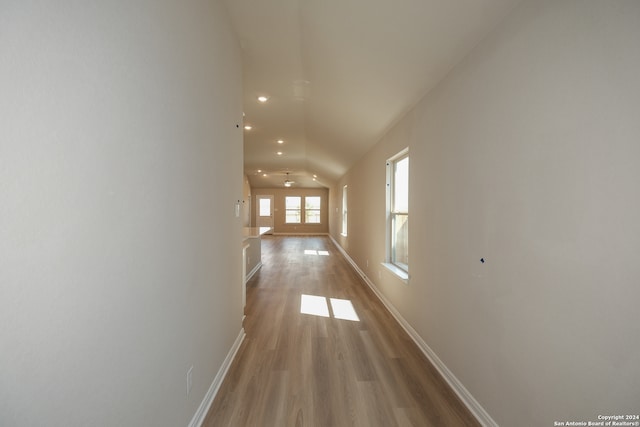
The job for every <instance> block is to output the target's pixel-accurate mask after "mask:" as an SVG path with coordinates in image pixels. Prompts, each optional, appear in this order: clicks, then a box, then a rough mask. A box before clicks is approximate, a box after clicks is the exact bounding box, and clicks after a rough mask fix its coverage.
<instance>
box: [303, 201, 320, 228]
mask: <svg viewBox="0 0 640 427" xmlns="http://www.w3.org/2000/svg"><path fill="white" fill-rule="evenodd" d="M304 222H306V223H307V224H320V196H308V197H305V198H304Z"/></svg>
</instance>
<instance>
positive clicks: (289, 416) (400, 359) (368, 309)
mask: <svg viewBox="0 0 640 427" xmlns="http://www.w3.org/2000/svg"><path fill="white" fill-rule="evenodd" d="M305 251H307V254H305ZM309 251H311V252H309ZM318 251H320V252H318ZM322 251H326V252H328V255H327V254H326V253H325V252H322ZM262 260H263V264H264V265H263V266H262V268H261V270H260V271H259V272H258V273H256V275H255V276H254V277H253V278H252V279H251V280H250V281H249V283H248V284H247V287H248V288H247V306H246V315H247V317H246V319H245V324H244V327H245V331H246V334H247V336H246V338H245V341H244V342H243V344H242V346H241V348H240V350H239V351H238V355H237V356H236V359H235V361H234V362H233V364H232V366H231V368H230V369H229V372H228V374H227V377H226V379H225V381H224V382H223V384H222V386H221V388H220V390H219V392H218V394H217V396H216V399H215V400H214V402H213V404H212V406H211V409H210V411H209V413H208V415H207V418H206V420H205V423H204V426H205V427H214V426H225V427H226V426H232V427H245V426H247V427H254V426H255V427H257V426H265V427H271V426H278V427H279V426H296V427H302V426H305V427H341V426H362V427H375V426H380V427H394V426H419V427H426V426H438V427H440V426H477V425H479V424H478V423H477V422H476V420H475V419H474V418H473V417H472V416H471V415H470V413H469V412H468V411H467V410H466V408H465V407H464V406H463V405H462V404H461V403H460V401H459V400H458V398H457V397H456V395H455V394H454V393H453V392H452V391H451V390H450V389H449V387H448V386H447V385H446V383H445V382H444V381H443V380H442V379H441V377H440V376H439V374H438V373H437V371H436V370H435V369H434V368H433V367H432V366H431V365H430V363H429V362H428V361H427V359H426V358H425V357H424V356H423V355H422V353H421V352H420V351H419V349H418V347H417V346H416V345H415V344H414V343H413V341H411V339H410V338H409V337H408V335H407V334H406V333H405V332H404V331H403V330H402V328H401V327H400V326H399V325H398V324H397V322H396V321H395V320H394V319H393V317H391V315H390V314H389V313H388V312H387V311H386V309H385V308H384V306H383V305H382V304H381V303H380V302H379V300H378V299H377V298H376V297H375V295H374V294H373V293H372V292H371V290H370V289H369V288H368V287H367V286H366V284H364V283H363V282H362V281H361V279H360V278H359V277H358V275H357V274H356V273H355V272H354V271H353V269H352V268H351V266H350V265H349V264H348V263H347V261H346V260H345V259H344V257H343V256H342V255H341V254H340V252H338V250H337V249H336V248H335V246H333V244H332V243H331V241H330V240H329V239H328V238H326V237H273V236H265V237H264V238H263V241H262ZM303 294H304V295H311V296H316V297H322V298H319V299H318V298H316V299H315V300H316V301H317V302H320V303H321V304H320V307H321V308H322V307H323V306H324V307H323V308H324V310H328V311H329V315H330V317H322V316H318V315H313V314H303V313H301V298H302V295H303ZM304 298H307V297H304ZM325 298H334V299H340V300H348V301H350V302H351V304H352V305H353V308H354V310H355V312H356V314H357V316H358V317H359V321H353V320H342V319H339V318H336V317H349V316H344V315H343V314H342V311H341V310H339V307H338V306H337V305H336V307H335V309H334V308H332V306H331V303H330V300H329V301H328V300H327V299H325ZM323 301H327V302H326V303H325V302H323ZM338 302H340V301H338ZM342 304H345V303H344V302H342ZM347 305H348V304H347ZM325 314H326V313H325Z"/></svg>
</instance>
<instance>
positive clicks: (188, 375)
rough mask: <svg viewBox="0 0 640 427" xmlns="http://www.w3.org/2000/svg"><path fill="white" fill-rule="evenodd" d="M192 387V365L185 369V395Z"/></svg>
mask: <svg viewBox="0 0 640 427" xmlns="http://www.w3.org/2000/svg"><path fill="white" fill-rule="evenodd" d="M192 387H193V365H191V367H190V368H189V370H188V371H187V396H189V394H190V393H191V388H192Z"/></svg>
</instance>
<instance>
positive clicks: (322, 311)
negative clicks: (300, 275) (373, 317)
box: [300, 294, 360, 322]
mask: <svg viewBox="0 0 640 427" xmlns="http://www.w3.org/2000/svg"><path fill="white" fill-rule="evenodd" d="M327 300H328V301H329V302H330V303H331V312H332V314H330V313H329V304H328V303H327ZM300 313H302V314H310V315H312V316H320V317H333V318H335V319H340V320H350V321H352V322H359V321H360V318H359V317H358V314H357V313H356V310H355V309H354V308H353V304H352V303H351V301H349V300H347V299H339V298H326V297H321V296H317V295H306V294H302V295H301V296H300Z"/></svg>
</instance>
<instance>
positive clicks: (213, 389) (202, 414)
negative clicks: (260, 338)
mask: <svg viewBox="0 0 640 427" xmlns="http://www.w3.org/2000/svg"><path fill="white" fill-rule="evenodd" d="M244 337H245V333H244V328H241V329H240V333H239V334H238V337H237V338H236V341H235V342H234V343H233V346H232V347H231V349H230V350H229V353H228V354H227V357H226V358H225V359H224V362H222V366H221V367H220V370H218V373H217V374H216V377H215V378H214V379H213V382H212V383H211V386H210V387H209V390H207V394H205V396H204V399H203V400H202V403H200V406H199V407H198V410H197V411H196V413H195V415H194V416H193V418H192V419H191V422H190V423H189V426H188V427H200V426H202V423H204V419H205V418H206V417H207V413H208V412H209V408H211V404H212V403H213V399H215V397H216V394H217V393H218V390H220V386H221V385H222V381H224V377H226V376H227V372H229V367H230V366H231V362H233V359H235V357H236V354H237V353H238V350H239V349H240V345H241V344H242V341H244Z"/></svg>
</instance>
